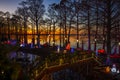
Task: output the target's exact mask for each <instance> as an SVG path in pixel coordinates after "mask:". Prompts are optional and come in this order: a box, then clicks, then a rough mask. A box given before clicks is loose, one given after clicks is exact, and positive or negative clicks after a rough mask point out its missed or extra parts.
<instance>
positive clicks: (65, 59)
mask: <svg viewBox="0 0 120 80" xmlns="http://www.w3.org/2000/svg"><path fill="white" fill-rule="evenodd" d="M90 58H91V59H93V58H94V59H96V56H95V54H94V53H92V54H52V55H51V56H49V57H47V58H46V59H45V61H41V62H39V64H37V67H36V68H34V69H33V70H32V74H31V78H32V79H36V78H37V77H38V76H41V75H43V74H45V70H46V69H49V68H51V67H55V66H62V65H65V64H74V63H77V62H78V61H84V60H88V59H90Z"/></svg>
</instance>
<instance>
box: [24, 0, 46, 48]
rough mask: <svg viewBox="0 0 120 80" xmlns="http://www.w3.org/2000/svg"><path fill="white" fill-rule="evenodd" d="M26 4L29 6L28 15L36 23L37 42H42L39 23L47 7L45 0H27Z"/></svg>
mask: <svg viewBox="0 0 120 80" xmlns="http://www.w3.org/2000/svg"><path fill="white" fill-rule="evenodd" d="M26 6H27V7H28V15H29V17H30V18H31V20H32V21H34V23H35V25H36V31H37V44H38V46H39V44H40V32H39V23H40V20H41V19H42V17H43V14H44V12H45V7H44V5H43V0H26Z"/></svg>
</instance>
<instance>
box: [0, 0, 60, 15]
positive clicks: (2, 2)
mask: <svg viewBox="0 0 120 80" xmlns="http://www.w3.org/2000/svg"><path fill="white" fill-rule="evenodd" d="M21 1H24V0H0V11H3V12H6V11H9V12H10V13H14V11H15V10H16V9H17V7H18V6H19V5H18V3H20V2H21ZM59 1H60V0H44V3H43V4H44V5H45V7H46V8H47V7H48V5H49V4H51V3H58V2H59Z"/></svg>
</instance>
